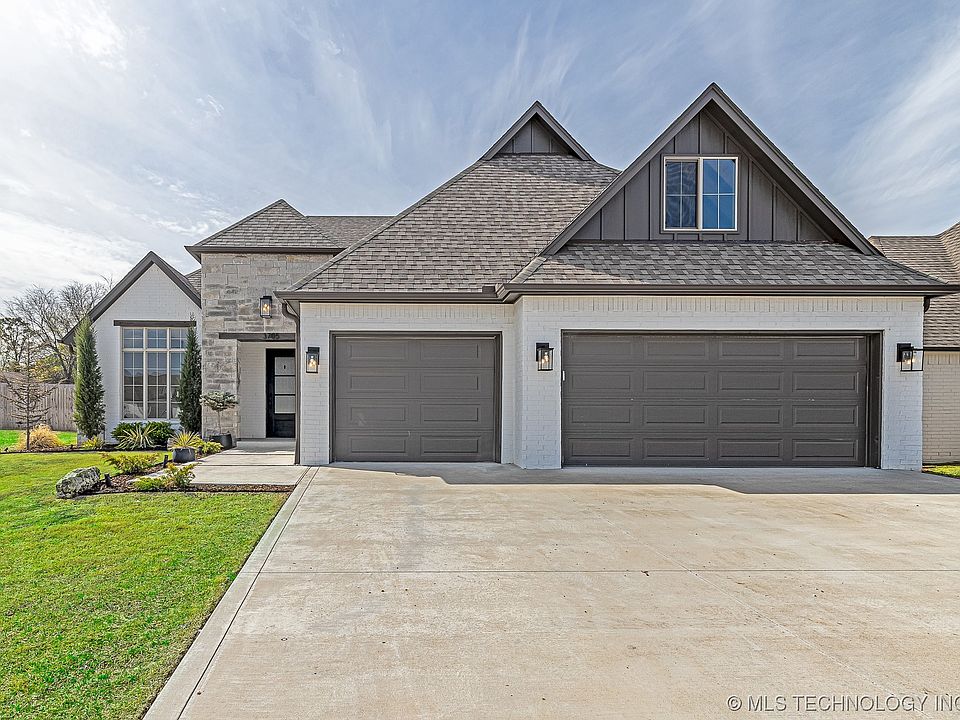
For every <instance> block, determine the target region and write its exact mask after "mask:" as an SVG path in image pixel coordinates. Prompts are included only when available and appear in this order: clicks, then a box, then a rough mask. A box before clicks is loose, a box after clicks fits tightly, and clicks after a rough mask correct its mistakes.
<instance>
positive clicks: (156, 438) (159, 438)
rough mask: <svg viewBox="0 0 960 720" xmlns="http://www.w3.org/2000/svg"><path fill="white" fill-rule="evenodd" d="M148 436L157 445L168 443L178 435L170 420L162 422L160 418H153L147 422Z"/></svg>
mask: <svg viewBox="0 0 960 720" xmlns="http://www.w3.org/2000/svg"><path fill="white" fill-rule="evenodd" d="M145 429H146V431H147V436H148V437H149V438H150V440H151V442H153V444H154V445H156V446H157V447H160V446H161V445H166V444H167V440H169V439H170V438H172V437H173V436H174V435H176V431H175V430H174V429H173V425H171V424H170V423H168V422H162V421H160V420H152V421H150V422H148V423H147V424H146V428H145Z"/></svg>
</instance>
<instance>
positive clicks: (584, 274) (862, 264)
mask: <svg viewBox="0 0 960 720" xmlns="http://www.w3.org/2000/svg"><path fill="white" fill-rule="evenodd" d="M513 282H514V283H525V284H530V285H540V284H564V285H569V284H601V285H607V284H609V285H623V284H644V285H752V286H763V285H796V286H823V285H931V284H936V281H935V280H934V279H933V278H931V277H929V276H928V275H924V274H922V273H919V272H916V271H914V270H910V269H908V268H906V267H904V266H903V265H900V264H898V263H895V262H892V261H890V260H888V259H886V258H883V257H880V256H878V255H864V254H863V253H861V252H860V251H858V250H855V249H853V248H850V247H847V246H846V245H840V244H838V243H796V242H791V243H757V242H748V243H745V242H729V241H722V242H703V241H668V242H654V241H636V242H584V241H574V242H570V243H568V244H567V245H566V246H564V248H563V250H561V251H560V252H559V253H557V254H556V255H552V256H543V257H538V258H536V259H534V260H533V261H532V262H531V263H530V264H529V265H528V266H527V267H526V268H524V270H523V271H522V272H521V273H520V274H519V275H518V276H517V277H516V278H515V279H514V280H513Z"/></svg>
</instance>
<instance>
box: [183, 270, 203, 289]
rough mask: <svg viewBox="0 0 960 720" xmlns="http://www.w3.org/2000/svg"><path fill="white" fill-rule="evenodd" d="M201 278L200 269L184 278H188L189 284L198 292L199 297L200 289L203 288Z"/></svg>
mask: <svg viewBox="0 0 960 720" xmlns="http://www.w3.org/2000/svg"><path fill="white" fill-rule="evenodd" d="M200 276H201V272H200V268H197V269H196V270H194V271H192V272H188V273H187V274H186V275H184V276H183V277H184V278H186V280H187V282H188V283H190V287H192V288H193V289H194V290H196V291H197V294H198V295H199V294H200V288H201V284H200Z"/></svg>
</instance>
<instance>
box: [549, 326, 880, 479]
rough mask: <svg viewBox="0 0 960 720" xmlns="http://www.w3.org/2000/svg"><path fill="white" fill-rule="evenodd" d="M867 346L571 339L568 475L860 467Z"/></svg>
mask: <svg viewBox="0 0 960 720" xmlns="http://www.w3.org/2000/svg"><path fill="white" fill-rule="evenodd" d="M867 367H868V360H867V338H865V337H863V336H843V337H840V336H805V337H799V336H796V337H793V336H783V337H779V336H778V337H772V336H763V335H692V334H691V335H687V334H683V335H679V334H678V335H654V334H636V333H634V334H609V335H608V334H590V333H570V334H567V335H565V336H564V344H563V371H564V382H563V461H564V464H567V465H674V466H696V465H702V466H737V465H798V466H802V465H820V466H849V465H864V464H865V458H866V451H867V448H866V427H867V422H868V420H867V412H866V409H867V402H866V399H867V387H868V378H867Z"/></svg>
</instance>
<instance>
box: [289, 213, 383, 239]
mask: <svg viewBox="0 0 960 720" xmlns="http://www.w3.org/2000/svg"><path fill="white" fill-rule="evenodd" d="M307 217H308V218H309V219H310V220H311V222H313V223H314V224H315V225H317V227H319V228H320V230H321V232H323V234H324V235H326V236H327V237H329V238H331V239H333V240H336V241H338V244H342V245H343V246H344V247H346V246H348V245H351V244H352V243H355V242H356V241H357V240H361V239H363V238H365V237H366V236H367V235H369V234H370V233H372V232H373V231H374V230H376V229H377V228H378V227H380V226H381V225H383V224H384V223H385V222H387V220H390V219H391V218H392V217H393V215H308V216H307Z"/></svg>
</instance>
